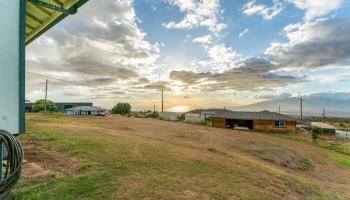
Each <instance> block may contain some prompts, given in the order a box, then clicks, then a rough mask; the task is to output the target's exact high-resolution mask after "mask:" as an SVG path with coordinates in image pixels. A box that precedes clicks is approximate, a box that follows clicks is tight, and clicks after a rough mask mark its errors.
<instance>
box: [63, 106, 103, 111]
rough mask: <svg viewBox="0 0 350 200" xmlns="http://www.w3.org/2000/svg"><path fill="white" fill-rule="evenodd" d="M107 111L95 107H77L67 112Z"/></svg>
mask: <svg viewBox="0 0 350 200" xmlns="http://www.w3.org/2000/svg"><path fill="white" fill-rule="evenodd" d="M105 110H106V109H103V108H100V107H95V106H77V107H74V108H69V109H67V111H105Z"/></svg>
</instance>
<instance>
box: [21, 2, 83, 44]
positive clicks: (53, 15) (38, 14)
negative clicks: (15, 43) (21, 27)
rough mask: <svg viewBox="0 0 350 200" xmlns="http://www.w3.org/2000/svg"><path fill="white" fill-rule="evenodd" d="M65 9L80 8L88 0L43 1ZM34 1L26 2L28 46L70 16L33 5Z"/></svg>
mask: <svg viewBox="0 0 350 200" xmlns="http://www.w3.org/2000/svg"><path fill="white" fill-rule="evenodd" d="M41 1H42V2H45V3H49V4H51V5H54V6H58V7H61V8H63V9H72V8H74V9H75V8H76V9H77V8H79V7H80V6H82V5H83V4H84V3H86V2H87V1H88V0H41ZM33 2H34V1H32V0H26V27H25V33H26V39H25V40H26V44H29V43H30V42H31V41H33V40H34V39H35V38H37V37H39V36H40V35H41V34H43V33H44V32H46V31H47V30H49V29H50V28H51V27H53V26H54V25H55V24H57V23H58V22H59V21H61V20H62V19H64V18H65V17H67V16H68V15H69V14H67V13H63V12H60V11H57V10H53V9H49V8H45V7H43V6H40V5H37V4H35V3H33Z"/></svg>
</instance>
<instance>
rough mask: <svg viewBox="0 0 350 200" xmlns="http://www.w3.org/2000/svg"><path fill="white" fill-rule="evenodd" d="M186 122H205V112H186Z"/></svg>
mask: <svg viewBox="0 0 350 200" xmlns="http://www.w3.org/2000/svg"><path fill="white" fill-rule="evenodd" d="M185 122H190V123H197V124H203V123H204V122H205V114H194V113H186V114H185Z"/></svg>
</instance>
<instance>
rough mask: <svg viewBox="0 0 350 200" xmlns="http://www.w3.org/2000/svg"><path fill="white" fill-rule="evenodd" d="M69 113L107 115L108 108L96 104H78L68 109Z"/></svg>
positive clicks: (67, 112)
mask: <svg viewBox="0 0 350 200" xmlns="http://www.w3.org/2000/svg"><path fill="white" fill-rule="evenodd" d="M66 114H67V115H93V116H105V115H106V109H103V108H100V107H95V106H77V107H74V108H69V109H66Z"/></svg>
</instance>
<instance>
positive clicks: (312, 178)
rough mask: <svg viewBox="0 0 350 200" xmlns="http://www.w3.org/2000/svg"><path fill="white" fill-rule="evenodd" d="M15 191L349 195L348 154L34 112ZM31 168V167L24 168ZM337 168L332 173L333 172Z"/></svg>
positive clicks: (54, 195)
mask: <svg viewBox="0 0 350 200" xmlns="http://www.w3.org/2000/svg"><path fill="white" fill-rule="evenodd" d="M27 119H28V122H27V124H28V126H27V134H26V135H25V136H24V137H22V138H21V140H22V141H23V143H24V146H25V149H26V159H27V160H28V162H29V163H35V164H37V165H39V166H41V167H43V168H44V169H45V170H47V171H51V172H54V176H50V177H46V178H35V177H33V176H32V174H31V173H29V172H28V171H30V170H28V165H24V171H25V172H26V173H24V174H23V177H25V178H22V180H21V182H20V184H19V185H18V186H17V187H16V191H15V192H14V193H13V194H12V198H14V199H97V198H98V199H347V198H348V197H350V192H349V191H350V168H347V167H344V166H343V165H340V164H339V163H337V162H336V161H334V160H332V159H330V158H333V157H336V158H339V157H342V158H347V159H348V158H349V157H348V156H345V155H342V154H339V153H336V152H333V151H329V150H326V149H321V148H319V147H316V146H313V145H309V144H305V143H300V142H297V141H291V140H288V139H285V138H281V137H276V136H271V135H264V134H260V133H253V132H240V131H233V130H226V129H217V128H210V127H205V126H200V125H191V124H185V123H179V122H167V121H159V120H152V119H137V118H124V117H118V116H108V117H67V116H61V115H42V114H31V115H29V116H28V118H27ZM26 170H27V171H26ZM329 172H332V173H329Z"/></svg>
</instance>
